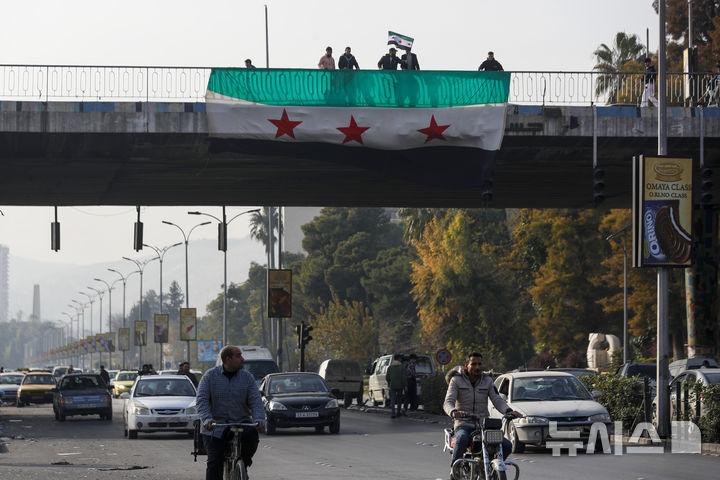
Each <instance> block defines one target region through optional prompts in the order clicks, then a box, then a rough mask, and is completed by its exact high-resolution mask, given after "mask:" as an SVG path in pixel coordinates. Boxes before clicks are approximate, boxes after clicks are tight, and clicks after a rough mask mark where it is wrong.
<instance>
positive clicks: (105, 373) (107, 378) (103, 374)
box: [100, 365, 110, 385]
mask: <svg viewBox="0 0 720 480" xmlns="http://www.w3.org/2000/svg"><path fill="white" fill-rule="evenodd" d="M100 378H102V379H103V382H105V385H109V384H110V374H109V373H108V371H107V370H105V365H100Z"/></svg>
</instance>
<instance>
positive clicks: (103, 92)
mask: <svg viewBox="0 0 720 480" xmlns="http://www.w3.org/2000/svg"><path fill="white" fill-rule="evenodd" d="M210 72H211V69H210V68H204V67H127V66H125V67H123V66H62V65H46V66H38V65H0V100H16V101H41V102H46V101H99V102H203V101H204V97H205V90H206V88H207V83H208V79H209V78H210ZM643 74H644V72H622V73H616V72H523V71H520V72H512V75H511V79H510V95H509V99H508V100H509V102H510V103H516V104H527V105H593V104H595V105H605V104H632V105H637V104H639V103H640V101H641V99H642V95H643V91H644V88H645V85H644V81H643ZM714 78H716V77H715V76H714V75H713V74H710V73H696V74H686V73H668V74H667V78H666V85H667V101H668V105H685V106H687V105H690V104H691V103H695V102H696V101H697V100H698V99H700V100H702V101H704V104H705V105H708V104H710V105H717V99H716V97H717V92H716V91H715V90H717V88H716V87H717V85H716V83H717V82H716V81H715V80H714ZM655 93H656V95H657V89H656V92H655ZM703 95H704V96H703ZM693 99H695V100H693Z"/></svg>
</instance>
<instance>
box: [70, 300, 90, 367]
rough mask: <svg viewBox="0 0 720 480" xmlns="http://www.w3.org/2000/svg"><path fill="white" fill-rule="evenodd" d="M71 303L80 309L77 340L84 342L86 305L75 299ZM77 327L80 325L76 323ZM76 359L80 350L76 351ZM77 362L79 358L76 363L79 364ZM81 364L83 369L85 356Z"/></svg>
mask: <svg viewBox="0 0 720 480" xmlns="http://www.w3.org/2000/svg"><path fill="white" fill-rule="evenodd" d="M71 302H73V303H75V304H77V306H78V308H79V309H80V312H82V330H81V331H80V335H79V340H84V339H85V306H86V304H84V303H80V302H78V301H77V300H75V299H73V300H71ZM78 322H79V319H78ZM79 326H80V324H79V323H78V327H79ZM78 357H80V350H78ZM79 360H80V358H78V362H79ZM82 364H83V368H85V356H84V355H83V357H82Z"/></svg>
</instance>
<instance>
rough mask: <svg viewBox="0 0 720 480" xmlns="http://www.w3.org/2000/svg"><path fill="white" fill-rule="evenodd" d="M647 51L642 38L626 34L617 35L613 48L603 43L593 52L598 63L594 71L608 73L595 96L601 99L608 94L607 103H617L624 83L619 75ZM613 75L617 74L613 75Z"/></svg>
mask: <svg viewBox="0 0 720 480" xmlns="http://www.w3.org/2000/svg"><path fill="white" fill-rule="evenodd" d="M644 51H645V45H643V44H642V43H641V42H640V38H639V37H638V36H637V35H635V34H632V35H628V34H627V33H625V32H618V33H616V34H615V40H614V41H613V44H612V48H610V47H608V46H607V45H606V44H604V43H602V44H600V46H599V47H598V48H597V49H596V50H595V51H594V52H593V54H594V55H595V59H596V60H597V63H596V64H595V66H594V67H593V70H595V71H598V72H604V73H605V72H607V74H601V75H600V76H599V77H598V79H597V83H596V85H595V94H596V95H597V96H598V97H599V96H600V95H602V94H607V103H616V102H617V101H618V94H619V92H620V88H621V86H622V83H621V82H620V76H619V75H616V74H617V73H619V72H621V71H622V70H623V67H624V66H625V64H627V63H628V62H632V61H636V62H637V61H640V60H641V58H642V57H643V52H644ZM612 73H615V75H613V74H612Z"/></svg>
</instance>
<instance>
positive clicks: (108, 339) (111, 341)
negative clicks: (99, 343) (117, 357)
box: [105, 332, 115, 353]
mask: <svg viewBox="0 0 720 480" xmlns="http://www.w3.org/2000/svg"><path fill="white" fill-rule="evenodd" d="M105 348H106V349H107V351H108V352H110V353H112V352H114V351H115V332H108V333H106V334H105Z"/></svg>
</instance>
